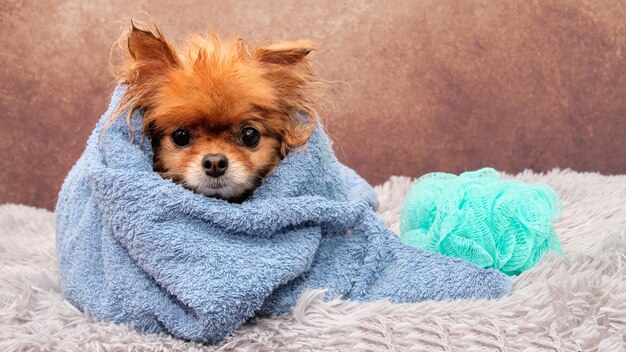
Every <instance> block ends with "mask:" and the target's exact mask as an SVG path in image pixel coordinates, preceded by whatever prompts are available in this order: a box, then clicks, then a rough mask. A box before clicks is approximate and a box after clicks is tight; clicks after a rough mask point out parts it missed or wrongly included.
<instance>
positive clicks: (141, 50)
mask: <svg viewBox="0 0 626 352" xmlns="http://www.w3.org/2000/svg"><path fill="white" fill-rule="evenodd" d="M142 27H143V26H142ZM154 28H155V30H154V33H153V32H152V31H150V30H148V29H147V26H146V27H145V29H142V28H138V27H136V26H135V23H133V22H131V28H130V30H128V31H127V32H126V33H124V34H123V35H122V38H121V39H120V46H121V48H122V50H123V51H124V53H125V55H124V63H123V67H122V70H120V72H119V73H120V75H119V76H120V77H118V78H119V79H120V80H122V81H124V82H126V83H128V84H142V83H145V82H147V81H149V80H151V79H152V78H154V77H155V76H157V75H160V74H162V73H163V72H165V71H166V70H168V69H170V68H174V67H178V66H179V65H180V62H179V59H178V56H177V54H176V50H175V48H174V46H173V45H172V44H171V43H169V42H168V41H167V40H166V39H165V37H164V36H163V33H162V32H161V30H160V29H159V28H158V27H157V26H156V25H155V26H154Z"/></svg>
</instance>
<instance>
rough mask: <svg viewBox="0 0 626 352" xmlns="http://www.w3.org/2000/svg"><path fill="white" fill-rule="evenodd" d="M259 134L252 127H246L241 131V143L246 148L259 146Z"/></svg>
mask: <svg viewBox="0 0 626 352" xmlns="http://www.w3.org/2000/svg"><path fill="white" fill-rule="evenodd" d="M259 140H261V134H260V133H259V131H257V130H256V129H254V128H252V127H246V128H244V129H243V130H241V142H242V143H243V144H244V145H245V146H246V147H248V148H254V147H256V146H257V144H259Z"/></svg>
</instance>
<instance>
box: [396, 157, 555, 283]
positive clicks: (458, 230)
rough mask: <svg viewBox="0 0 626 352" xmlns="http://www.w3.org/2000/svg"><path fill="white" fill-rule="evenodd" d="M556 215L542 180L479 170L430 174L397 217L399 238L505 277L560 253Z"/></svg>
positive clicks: (551, 196)
mask: <svg viewBox="0 0 626 352" xmlns="http://www.w3.org/2000/svg"><path fill="white" fill-rule="evenodd" d="M560 214H561V201H560V199H559V196H558V194H557V193H556V191H555V190H554V189H553V188H552V187H550V186H548V185H545V184H532V185H531V184H524V183H521V182H515V181H506V180H500V177H499V174H498V172H497V171H496V170H494V169H491V168H484V169H481V170H478V171H472V172H465V173H463V174H461V175H460V176H456V175H452V174H446V173H431V174H427V175H424V176H422V177H420V178H419V179H418V180H417V181H415V184H413V187H412V188H411V191H410V192H409V194H408V196H407V198H406V200H405V203H404V207H403V208H402V214H401V218H400V228H401V233H402V235H401V237H402V240H403V241H404V242H405V243H407V244H410V245H413V246H418V247H421V248H424V249H426V250H429V251H432V252H438V253H441V254H443V255H447V256H451V257H457V258H462V259H465V260H467V261H470V262H472V263H475V264H477V265H480V266H482V267H486V268H494V269H498V270H500V271H501V272H503V273H505V274H507V275H518V274H519V273H521V272H522V271H524V270H527V269H529V268H532V267H533V266H535V265H536V264H537V263H538V262H539V259H540V258H541V257H542V256H543V255H544V254H545V253H546V252H547V251H550V250H551V251H554V252H557V253H559V254H561V245H560V243H559V240H558V238H557V236H556V233H555V232H554V227H553V226H552V222H553V221H554V220H555V219H556V218H558V217H559V216H560Z"/></svg>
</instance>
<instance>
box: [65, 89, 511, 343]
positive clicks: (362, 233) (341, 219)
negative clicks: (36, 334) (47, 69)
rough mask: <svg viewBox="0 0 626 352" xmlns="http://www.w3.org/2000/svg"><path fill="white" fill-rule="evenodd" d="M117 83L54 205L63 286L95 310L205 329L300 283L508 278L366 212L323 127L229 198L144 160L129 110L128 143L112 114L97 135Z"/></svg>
mask: <svg viewBox="0 0 626 352" xmlns="http://www.w3.org/2000/svg"><path fill="white" fill-rule="evenodd" d="M122 94H123V90H122V89H121V88H120V89H117V90H116V92H115V93H114V96H113V99H112V101H111V104H110V106H109V109H108V111H107V113H105V114H104V115H103V116H102V118H101V120H100V123H99V124H98V126H96V129H95V130H94V132H93V133H92V135H91V137H90V138H89V141H88V143H87V148H86V150H85V152H84V153H83V155H82V156H81V158H80V159H79V161H78V162H77V163H76V165H75V166H74V168H73V169H72V171H71V172H70V174H69V175H68V177H67V179H66V181H65V183H64V185H63V188H62V190H61V192H60V194H59V200H58V204H57V208H56V211H57V250H58V257H59V267H60V273H59V274H60V282H61V287H62V289H63V292H64V294H65V296H66V298H67V300H68V301H70V302H71V303H72V304H74V305H75V306H77V307H78V308H80V309H87V310H88V311H89V312H90V313H91V314H93V315H94V316H95V317H97V318H99V319H102V320H107V321H113V322H118V323H133V324H135V326H137V327H138V328H140V329H143V330H145V331H149V332H169V333H171V334H173V335H175V336H178V337H181V338H185V339H189V340H194V341H200V342H208V343H215V342H218V341H221V340H222V339H223V338H224V337H225V336H227V335H228V334H230V333H232V332H233V331H234V330H236V329H237V328H238V327H239V326H240V325H242V324H243V323H244V322H245V321H246V320H248V319H249V318H250V317H253V316H255V315H256V316H261V317H262V316H272V315H277V314H281V313H285V312H287V311H288V310H289V309H290V308H291V307H292V306H293V304H294V303H295V302H296V300H297V299H298V297H299V296H300V294H301V293H302V292H303V291H304V290H307V289H315V288H325V289H327V293H326V298H331V297H336V296H342V297H343V298H345V299H349V300H355V301H363V302H365V301H373V300H378V299H388V300H390V301H391V302H394V303H408V302H418V301H423V300H448V299H458V298H499V297H502V296H504V295H505V294H507V293H508V291H509V290H510V287H511V282H510V280H509V279H508V278H507V277H506V276H504V275H502V274H501V273H499V272H497V271H493V270H489V269H483V268H480V267H477V266H475V265H473V264H470V263H468V262H466V261H463V260H460V259H454V258H447V257H443V256H441V255H438V254H435V253H429V252H425V251H422V250H421V249H417V248H413V247H410V246H407V245H404V244H402V243H401V242H400V240H399V239H398V238H397V236H395V235H394V234H393V233H392V231H390V230H389V229H388V228H386V226H385V225H384V224H383V223H382V222H381V221H380V220H379V219H378V218H377V217H376V215H375V213H374V211H373V209H372V205H373V204H374V203H375V194H374V192H373V190H372V188H371V187H369V186H368V185H367V184H366V183H365V181H363V180H362V179H361V178H359V177H358V176H357V175H356V174H355V173H354V172H353V171H351V170H349V169H347V168H346V167H345V166H343V165H341V164H339V162H338V161H337V160H336V158H335V156H334V154H333V153H332V149H331V148H330V145H329V142H328V139H327V137H326V135H325V134H324V132H323V131H322V129H321V128H318V129H316V131H315V132H314V134H313V135H312V137H311V139H310V143H309V145H308V147H307V148H306V149H305V150H304V151H303V152H300V153H292V154H290V155H289V157H287V158H286V159H285V160H284V161H283V162H282V163H281V164H280V166H279V167H278V168H277V169H276V171H275V172H274V173H273V174H272V175H271V176H270V177H269V178H268V179H267V180H266V181H265V182H264V183H263V184H262V185H261V186H260V187H259V188H258V189H257V190H256V191H255V193H254V195H253V196H252V197H251V198H250V199H249V200H248V201H246V202H244V203H243V204H230V203H227V202H225V201H223V200H218V199H213V198H208V197H204V196H201V195H197V194H194V193H193V192H191V191H189V190H186V189H184V188H182V187H181V186H179V185H176V184H174V183H173V182H172V181H170V180H164V179H162V178H161V177H160V176H159V175H158V174H156V173H154V172H153V171H152V162H151V161H152V154H151V150H150V146H149V141H147V140H144V141H143V142H142V141H141V140H140V139H141V136H140V134H141V133H140V120H141V116H134V117H133V119H132V122H133V124H132V127H133V129H134V131H135V141H134V143H132V144H131V143H129V140H130V135H129V132H128V129H127V126H126V124H125V123H124V121H123V119H119V120H118V121H117V122H115V123H114V124H112V126H111V127H110V128H109V129H107V130H106V132H104V133H102V135H101V139H99V138H98V137H99V135H100V131H101V129H100V126H101V125H102V124H103V123H104V121H105V120H106V119H108V117H109V116H110V114H111V112H112V111H113V110H114V109H115V107H116V106H117V104H118V102H119V100H120V98H121V96H122ZM137 114H139V113H137ZM137 114H136V115H137ZM348 187H349V188H348Z"/></svg>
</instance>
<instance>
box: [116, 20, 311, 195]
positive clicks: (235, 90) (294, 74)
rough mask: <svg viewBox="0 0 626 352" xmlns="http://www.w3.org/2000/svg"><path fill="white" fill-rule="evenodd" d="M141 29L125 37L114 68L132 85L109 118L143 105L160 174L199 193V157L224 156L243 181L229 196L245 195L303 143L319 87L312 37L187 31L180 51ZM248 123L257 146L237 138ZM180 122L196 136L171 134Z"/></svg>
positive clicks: (160, 36) (160, 35) (157, 33)
mask: <svg viewBox="0 0 626 352" xmlns="http://www.w3.org/2000/svg"><path fill="white" fill-rule="evenodd" d="M141 27H142V28H138V27H136V26H135V24H134V23H132V25H131V28H130V29H129V30H128V31H126V32H125V33H123V35H122V37H121V39H120V41H119V47H120V49H121V50H120V51H121V53H122V56H123V62H122V64H121V66H119V67H118V68H117V69H116V70H115V75H116V78H117V79H118V80H119V81H122V82H124V83H125V84H126V85H127V91H126V93H125V95H124V97H123V98H122V102H121V104H120V106H119V108H118V110H117V111H116V113H115V114H114V115H113V118H112V120H111V122H112V121H113V120H115V119H118V118H120V117H121V116H122V114H123V113H124V112H127V113H128V114H127V117H126V118H127V123H128V122H129V120H130V116H131V114H132V112H133V111H135V110H137V109H143V110H144V115H143V116H144V121H143V126H144V129H143V133H144V135H147V136H148V137H150V138H152V140H153V147H154V152H155V160H154V166H155V170H157V171H159V172H161V175H162V176H163V177H165V178H171V179H173V180H174V181H176V182H180V183H182V184H183V185H184V186H186V187H188V188H190V189H193V190H196V191H198V190H199V187H197V185H194V182H195V181H197V182H196V183H198V182H201V181H202V182H204V181H203V180H200V181H198V180H197V179H198V178H199V177H200V176H198V175H196V174H197V173H196V174H193V173H194V172H195V171H196V170H195V168H198V167H200V166H201V165H199V164H201V161H199V160H201V159H202V156H204V155H206V154H213V153H219V154H224V155H226V156H227V157H228V159H229V160H230V163H231V165H233V166H232V168H233V170H235V169H236V170H239V171H237V172H238V174H237V175H236V176H234V174H233V175H231V176H232V178H233V179H234V178H237V180H238V181H240V182H239V183H238V186H237V187H235V188H238V189H236V191H235V190H233V191H232V192H230V193H229V195H230V196H226V197H225V198H228V199H229V200H240V199H241V197H243V196H245V195H246V194H248V193H249V192H250V191H251V190H252V189H253V188H255V187H256V186H258V184H259V182H260V179H262V178H263V177H265V176H266V175H267V174H268V173H269V172H271V171H272V170H273V169H274V168H275V167H276V166H277V165H278V163H279V161H280V159H281V158H283V157H284V156H285V155H286V154H287V153H288V152H291V151H294V150H296V148H298V147H300V146H303V145H305V144H306V141H307V139H308V138H309V136H310V134H311V132H312V130H313V128H314V127H315V124H316V121H317V111H316V106H317V102H318V97H319V88H318V87H319V86H320V85H319V82H320V80H319V79H318V78H317V77H316V76H315V75H314V73H313V72H312V70H311V67H310V63H309V59H308V57H307V55H308V54H309V52H311V51H312V50H314V49H315V46H314V45H313V43H311V42H309V41H295V42H277V43H273V44H270V45H267V46H263V45H255V46H252V47H250V46H249V45H247V44H246V42H245V41H244V40H242V39H241V38H234V39H231V40H228V41H222V40H220V39H219V38H218V36H217V35H215V34H210V35H207V36H205V37H200V36H194V37H191V38H190V39H189V40H188V41H187V42H186V43H185V46H184V47H183V49H182V50H177V49H176V47H175V46H174V45H173V44H172V43H170V42H169V41H167V40H166V39H165V37H164V36H163V33H162V32H161V31H160V30H159V29H158V28H157V27H156V26H155V30H154V32H152V31H150V30H149V29H147V27H146V26H143V25H142V26H141ZM299 113H304V114H306V116H307V118H306V119H302V118H299V116H297V115H298V114H299ZM246 126H250V127H253V128H255V129H257V130H258V131H259V132H260V133H261V140H260V142H259V144H258V145H257V146H256V147H254V148H248V147H246V146H244V145H242V143H241V141H240V140H239V133H240V132H241V129H242V128H244V127H246ZM181 128H184V129H186V130H188V131H189V132H190V133H191V135H192V139H191V143H190V145H189V146H186V147H184V148H182V147H179V146H177V145H176V144H174V142H173V141H172V138H171V135H172V133H173V132H174V131H176V130H178V129H181ZM234 172H235V171H233V173H234ZM191 174H193V175H196V176H193V177H192V176H189V175H191ZM194 177H195V178H194ZM233 182H234V181H233ZM200 192H201V193H205V194H206V193H207V192H202V191H200ZM208 193H211V192H208ZM231 193H232V194H231ZM208 195H209V194H208ZM217 196H220V194H217Z"/></svg>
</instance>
